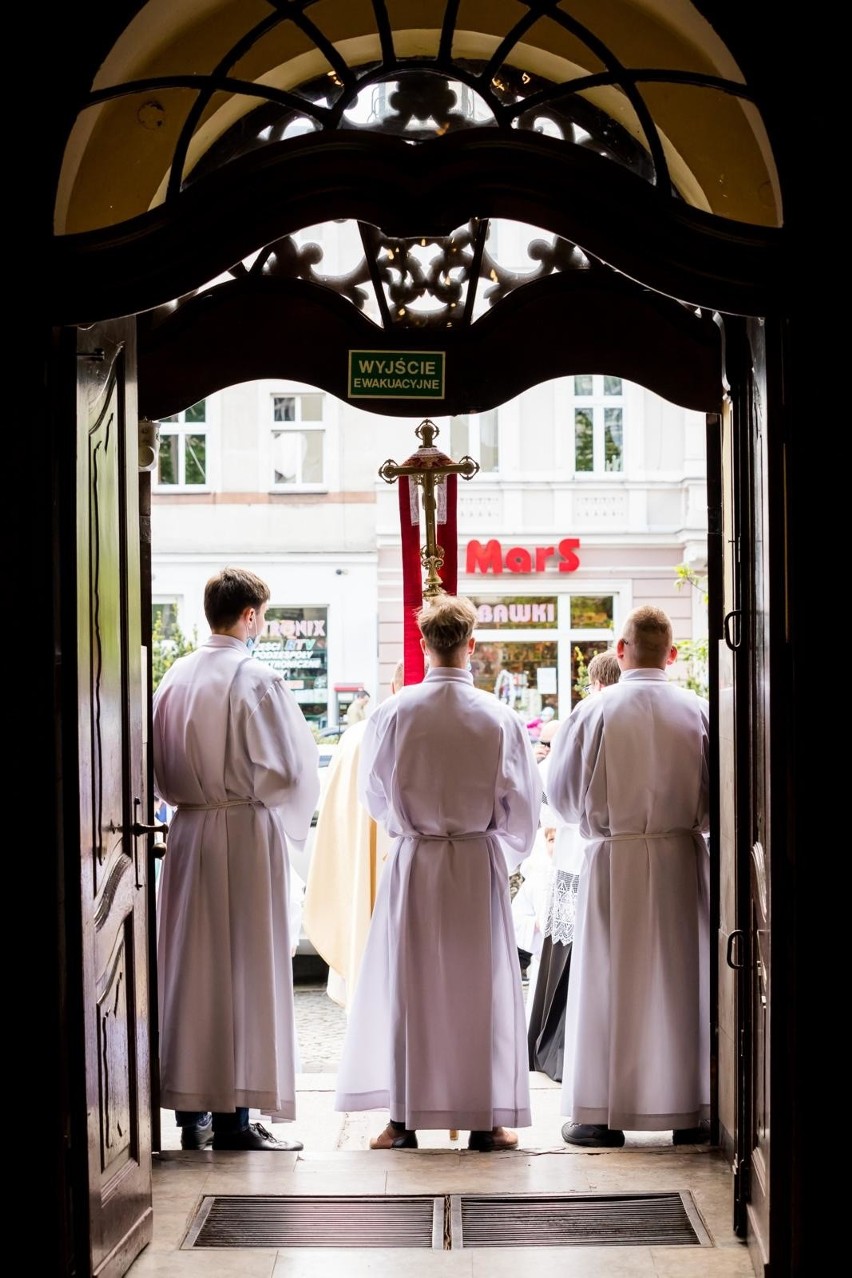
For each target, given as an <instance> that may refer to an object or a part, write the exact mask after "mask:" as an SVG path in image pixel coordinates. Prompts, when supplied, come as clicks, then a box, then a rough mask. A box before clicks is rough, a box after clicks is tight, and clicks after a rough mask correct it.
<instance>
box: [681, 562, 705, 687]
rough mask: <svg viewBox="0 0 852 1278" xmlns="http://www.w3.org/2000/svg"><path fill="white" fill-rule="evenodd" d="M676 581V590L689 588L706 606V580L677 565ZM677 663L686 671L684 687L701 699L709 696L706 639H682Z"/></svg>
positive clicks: (689, 569) (686, 567)
mask: <svg viewBox="0 0 852 1278" xmlns="http://www.w3.org/2000/svg"><path fill="white" fill-rule="evenodd" d="M675 573H676V574H677V581H676V583H675V585H676V587H677V589H678V590H683V588H684V586H689V587H690V589H691V590H697V591H698V593H699V594H700V595H701V602H702V603H703V604H704V606H705V607H706V606H707V601H708V594H707V578H706V576H703V575H701V574H699V573H697V572H696V571H695V569H694V568H690V567H689V566H688V565H687V564H678V566H677V568H676V569H675ZM677 655H678V661H679V662H683V665H684V667H685V669H686V678H685V679H684V680H683V684H684V687H687V688H691V689H692V691H693V692H697V693H698V695H699V696H701V697H707V696H709V695H710V672H709V658H710V641H709V639H708V638H707V637H706V635H705V637H704V638H703V639H684V640H682V642H680V643H679V644H678V646H677Z"/></svg>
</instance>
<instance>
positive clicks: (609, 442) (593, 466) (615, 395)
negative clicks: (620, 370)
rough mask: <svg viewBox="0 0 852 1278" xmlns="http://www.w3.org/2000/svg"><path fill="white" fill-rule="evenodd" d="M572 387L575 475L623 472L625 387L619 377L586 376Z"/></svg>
mask: <svg viewBox="0 0 852 1278" xmlns="http://www.w3.org/2000/svg"><path fill="white" fill-rule="evenodd" d="M573 383H574V395H573V403H574V473H575V474H577V475H612V474H621V473H623V471H624V383H623V381H622V379H621V378H620V377H609V376H600V375H598V374H591V373H585V374H583V375H582V376H580V377H575V378H574V379H573Z"/></svg>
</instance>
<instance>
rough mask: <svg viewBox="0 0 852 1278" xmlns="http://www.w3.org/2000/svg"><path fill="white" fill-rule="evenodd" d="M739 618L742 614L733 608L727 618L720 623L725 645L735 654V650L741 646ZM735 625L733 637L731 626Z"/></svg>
mask: <svg viewBox="0 0 852 1278" xmlns="http://www.w3.org/2000/svg"><path fill="white" fill-rule="evenodd" d="M741 617H742V612H741V611H740V609H739V608H735V609H734V610H733V612H729V613H728V615H727V617H726V618H725V620H724V622H723V623H722V625H723V628H724V631H725V643H726V644H727V645H728V647H729V648H730V650H731V652H736V651H737V649H738V648H739V647H741V645H742V641H743V639H742V635H741V634H740V618H741ZM735 623H736V627H737V634H736V637H734V634H733V626H734V624H735Z"/></svg>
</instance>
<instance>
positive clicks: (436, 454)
mask: <svg viewBox="0 0 852 1278" xmlns="http://www.w3.org/2000/svg"><path fill="white" fill-rule="evenodd" d="M414 433H415V435H416V436H417V438H418V439H420V440H421V441H422V443H421V446H420V447H419V448H418V449H417V452H416V453H412V455H411V456H410V457H409V458H408V459H407V460H406V461H404V462H402V464H401V465H400V464H397V463H396V462H394V461H390V460H388V461H386V462H384V464H383V465H382V466H380V467H379V475H380V477H381V478H382V479H383V480H384V481H385V483H386V484H392V483H394V481H395V480H397V479H399V478H401V477H402V476H407V477H408V479H409V480H413V481H414V483H415V484H417V485H418V487H419V488H420V489H421V492H422V495H423V521H424V523H425V525H426V544H425V546H421V547H420V562H421V564H422V565H423V567H424V568H425V570H426V582H425V584H424V585H423V598H424V599H430V598H432V597H433V596H434V595H437V594H440V592H441V590H442V585H441V578H440V576H439V570H440V569H441V568H442V567H443V564H444V548H443V547H442V546H439V545H438V538H437V533H436V522H437V508H438V503H437V485H439V484H443V483H444V481H445V479H446V477H447V475H460V476H461V477H462V479H473V477H474V475H475V474H476V473H477V471H478V470H479V462H477V461H474V460H473V458H472V457H468V456H465V457H462V459H461V461H458V462H454V461H453V460H452V458H450V457H448V456H447V454H446V453H442V452H441V451H440V450H439V449H438V448H436V447H435V445H434V443H433V440H435V439H436V438H437V436H438V435H439V434H440V431H439V430H438V427H437V426H436V425H435V423H434V422H432V421H429V419H428V418H427V419H426V421H422V422H421V423H420V425H419V426H418V427H417V429H416V431H415V432H414Z"/></svg>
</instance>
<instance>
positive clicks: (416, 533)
mask: <svg viewBox="0 0 852 1278" xmlns="http://www.w3.org/2000/svg"><path fill="white" fill-rule="evenodd" d="M437 489H438V494H439V497H440V500H439V502H438V510H437V523H438V525H439V526H440V527H441V528H442V530H443V531H442V533H441V536H440V538H439V541H440V544H441V548H442V549H443V551H444V562H443V564H442V565H441V567H440V568H439V570H438V575H439V576H440V578H441V584H442V586H443V588H444V590H445V591H446V592H447V594H448V595H454V594H455V593H456V591H457V590H458V554H459V550H458V515H457V496H458V476H457V475H447V476H446V477H445V479H444V481H443V483H442V484H440V485H438V486H437ZM399 524H400V531H401V535H402V606H403V611H404V621H403V662H404V664H405V682H406V683H421V682H422V680H423V674H424V664H423V651H422V649H421V647H420V631H419V630H418V628H417V621H416V613H417V610H418V609H419V608H420V606H421V605H422V603H423V564H422V560H421V553H420V542H421V528H420V495H419V490H418V486H417V483H416V482H414V483H412V481H411V480H410V479H409V478H408V476H407V475H402V476H400V480H399Z"/></svg>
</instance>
